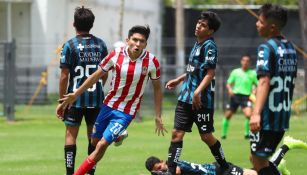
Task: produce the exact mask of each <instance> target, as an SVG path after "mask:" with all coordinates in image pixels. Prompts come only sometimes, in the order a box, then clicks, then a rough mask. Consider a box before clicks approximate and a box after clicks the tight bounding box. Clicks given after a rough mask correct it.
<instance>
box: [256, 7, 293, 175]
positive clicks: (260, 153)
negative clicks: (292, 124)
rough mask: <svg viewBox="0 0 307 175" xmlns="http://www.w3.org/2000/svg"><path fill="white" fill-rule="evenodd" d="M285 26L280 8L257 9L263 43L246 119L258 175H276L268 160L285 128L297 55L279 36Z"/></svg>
mask: <svg viewBox="0 0 307 175" xmlns="http://www.w3.org/2000/svg"><path fill="white" fill-rule="evenodd" d="M286 23H287V10H286V9H284V8H283V7H281V6H279V5H272V4H265V5H263V6H262V7H261V8H260V10H259V18H258V21H257V23H256V26H257V30H258V33H259V35H260V36H261V37H263V38H266V39H267V41H266V42H265V43H263V44H261V45H260V46H259V47H258V58H257V76H258V79H259V83H258V86H257V93H256V104H255V107H254V110H253V114H252V116H251V119H250V129H251V131H252V133H251V135H250V143H251V154H252V155H251V160H252V163H253V166H254V169H255V170H256V171H257V172H258V174H259V175H266V174H270V175H274V174H278V171H277V170H276V167H275V166H274V165H273V164H270V163H269V161H268V157H269V156H271V155H272V153H273V152H274V151H275V149H276V147H277V145H278V144H279V142H280V140H281V139H282V137H283V135H284V133H285V131H286V130H288V129H289V119H290V114H291V102H292V96H293V89H294V79H295V78H296V73H297V55H296V51H295V49H294V46H293V44H292V43H291V42H289V41H288V40H287V39H286V38H284V37H283V36H281V29H282V28H283V27H284V26H285V25H286ZM286 151H287V149H286V148H282V149H281V152H283V153H285V152H286Z"/></svg>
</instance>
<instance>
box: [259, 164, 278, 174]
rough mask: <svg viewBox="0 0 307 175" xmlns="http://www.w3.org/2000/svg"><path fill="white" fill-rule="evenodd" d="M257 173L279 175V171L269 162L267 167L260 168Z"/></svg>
mask: <svg viewBox="0 0 307 175" xmlns="http://www.w3.org/2000/svg"><path fill="white" fill-rule="evenodd" d="M258 174H259V175H280V173H279V171H278V170H277V167H276V166H275V165H273V164H272V162H270V165H269V166H268V167H265V168H262V169H261V170H259V172H258Z"/></svg>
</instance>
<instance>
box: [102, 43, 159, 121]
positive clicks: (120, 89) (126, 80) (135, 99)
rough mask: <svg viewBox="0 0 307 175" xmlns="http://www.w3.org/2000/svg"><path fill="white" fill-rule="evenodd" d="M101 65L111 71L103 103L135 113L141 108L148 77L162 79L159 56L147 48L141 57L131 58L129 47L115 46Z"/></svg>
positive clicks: (131, 113) (128, 112)
mask: <svg viewBox="0 0 307 175" xmlns="http://www.w3.org/2000/svg"><path fill="white" fill-rule="evenodd" d="M99 66H100V68H101V69H102V70H103V71H105V72H107V71H110V70H111V71H112V81H111V90H110V91H109V93H108V94H107V96H106V97H105V99H104V104H105V105H107V106H109V107H111V108H113V109H116V110H119V111H122V112H124V113H126V114H129V115H132V116H135V113H136V112H137V110H138V109H139V108H140V103H141V100H142V96H143V93H144V90H145V87H146V84H147V82H148V79H149V78H150V79H151V80H157V79H159V78H160V64H159V61H158V59H157V58H156V57H155V56H154V55H152V54H151V53H149V52H148V51H145V50H143V52H142V54H141V56H140V57H139V58H137V59H136V60H134V61H132V60H131V58H130V57H129V55H128V47H122V48H116V49H115V50H113V51H112V52H111V53H110V54H109V55H108V56H107V57H106V58H105V59H103V61H102V62H101V63H100V65H99Z"/></svg>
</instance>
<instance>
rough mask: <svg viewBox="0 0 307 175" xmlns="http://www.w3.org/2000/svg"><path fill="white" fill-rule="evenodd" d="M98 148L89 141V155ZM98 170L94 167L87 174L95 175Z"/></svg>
mask: <svg viewBox="0 0 307 175" xmlns="http://www.w3.org/2000/svg"><path fill="white" fill-rule="evenodd" d="M95 148H96V146H94V145H92V144H91V141H89V143H88V147H87V154H88V155H90V154H91V153H92V152H93V151H94V150H95ZM95 170H96V166H94V167H93V168H92V169H91V170H90V171H88V172H87V173H88V174H90V175H94V173H95Z"/></svg>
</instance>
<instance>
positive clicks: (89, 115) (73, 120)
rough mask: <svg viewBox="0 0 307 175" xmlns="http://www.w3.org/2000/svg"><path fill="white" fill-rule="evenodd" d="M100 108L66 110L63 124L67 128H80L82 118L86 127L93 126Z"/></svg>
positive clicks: (72, 108)
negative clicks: (67, 126)
mask: <svg viewBox="0 0 307 175" xmlns="http://www.w3.org/2000/svg"><path fill="white" fill-rule="evenodd" d="M99 111H100V108H75V107H71V108H69V109H66V111H65V113H64V123H65V125H69V126H80V125H81V122H82V118H83V116H84V118H85V122H86V125H87V126H93V125H94V124H95V121H96V118H97V116H98V114H99Z"/></svg>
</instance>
